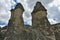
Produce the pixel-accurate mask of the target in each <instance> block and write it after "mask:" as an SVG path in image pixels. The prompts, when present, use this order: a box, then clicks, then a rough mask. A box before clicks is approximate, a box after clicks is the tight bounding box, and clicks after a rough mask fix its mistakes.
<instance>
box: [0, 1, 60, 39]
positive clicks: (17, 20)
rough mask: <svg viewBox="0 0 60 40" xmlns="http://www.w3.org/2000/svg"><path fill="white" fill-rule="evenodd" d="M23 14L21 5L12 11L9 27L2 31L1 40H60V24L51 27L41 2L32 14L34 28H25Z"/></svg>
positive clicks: (0, 30) (0, 31)
mask: <svg viewBox="0 0 60 40" xmlns="http://www.w3.org/2000/svg"><path fill="white" fill-rule="evenodd" d="M23 12H24V8H23V6H22V5H21V4H20V3H18V4H17V5H16V7H15V9H12V10H11V19H10V20H9V23H8V26H6V27H5V28H2V29H0V40H60V32H59V31H60V30H59V26H60V24H59V25H53V26H51V25H50V23H49V22H48V19H47V10H46V9H45V8H44V6H43V5H42V4H41V3H40V2H37V3H36V5H35V7H34V10H33V12H32V26H29V27H25V26H24V24H23V18H22V14H23Z"/></svg>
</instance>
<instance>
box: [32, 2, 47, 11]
mask: <svg viewBox="0 0 60 40" xmlns="http://www.w3.org/2000/svg"><path fill="white" fill-rule="evenodd" d="M37 11H47V10H46V9H45V7H44V6H43V5H42V3H41V2H37V3H36V5H35V7H34V10H33V12H37Z"/></svg>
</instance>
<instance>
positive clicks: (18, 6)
mask: <svg viewBox="0 0 60 40" xmlns="http://www.w3.org/2000/svg"><path fill="white" fill-rule="evenodd" d="M17 8H21V9H23V11H24V8H23V6H22V4H21V3H17V5H16V7H15V9H17Z"/></svg>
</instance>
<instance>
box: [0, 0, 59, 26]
mask: <svg viewBox="0 0 60 40" xmlns="http://www.w3.org/2000/svg"><path fill="white" fill-rule="evenodd" d="M37 1H40V2H41V3H42V4H43V6H44V7H45V8H46V9H47V13H48V15H47V17H48V20H49V22H50V24H56V23H60V0H2V1H0V26H1V27H4V26H5V25H7V24H8V20H9V19H10V16H11V12H10V10H11V9H14V8H15V6H16V4H17V3H21V4H22V5H23V7H24V9H25V11H24V12H23V18H24V24H29V25H32V22H31V19H32V16H31V12H32V11H33V9H34V6H35V4H36V2H37ZM2 4H3V5H2Z"/></svg>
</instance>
